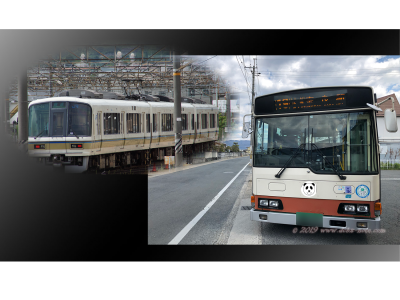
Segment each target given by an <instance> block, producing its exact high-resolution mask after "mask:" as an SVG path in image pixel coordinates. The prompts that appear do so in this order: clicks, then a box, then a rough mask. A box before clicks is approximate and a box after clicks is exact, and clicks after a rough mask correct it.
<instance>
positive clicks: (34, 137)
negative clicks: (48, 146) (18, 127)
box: [34, 129, 46, 140]
mask: <svg viewBox="0 0 400 300" xmlns="http://www.w3.org/2000/svg"><path fill="white" fill-rule="evenodd" d="M45 131H46V129H45V130H43V131H42V132H41V133H39V134H38V135H37V136H35V137H34V139H35V140H36V138H38V137H39V136H41V135H42V133H43V132H45Z"/></svg>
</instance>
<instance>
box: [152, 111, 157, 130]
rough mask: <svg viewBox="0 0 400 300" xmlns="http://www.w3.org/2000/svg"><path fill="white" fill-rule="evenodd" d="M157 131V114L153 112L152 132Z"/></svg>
mask: <svg viewBox="0 0 400 300" xmlns="http://www.w3.org/2000/svg"><path fill="white" fill-rule="evenodd" d="M156 131H157V114H153V132H156Z"/></svg>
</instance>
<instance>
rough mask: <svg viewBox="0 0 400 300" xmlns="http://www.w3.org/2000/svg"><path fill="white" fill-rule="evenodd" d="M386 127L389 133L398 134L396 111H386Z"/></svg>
mask: <svg viewBox="0 0 400 300" xmlns="http://www.w3.org/2000/svg"><path fill="white" fill-rule="evenodd" d="M384 119H385V127H386V130H387V131H388V132H397V117H396V111H394V110H391V109H386V110H385V114H384Z"/></svg>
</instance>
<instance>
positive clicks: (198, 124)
mask: <svg viewBox="0 0 400 300" xmlns="http://www.w3.org/2000/svg"><path fill="white" fill-rule="evenodd" d="M199 128H200V114H197V129H199Z"/></svg>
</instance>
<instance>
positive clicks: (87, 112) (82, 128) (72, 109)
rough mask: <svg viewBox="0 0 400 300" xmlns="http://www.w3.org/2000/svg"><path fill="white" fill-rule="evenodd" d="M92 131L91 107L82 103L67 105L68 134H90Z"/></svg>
mask: <svg viewBox="0 0 400 300" xmlns="http://www.w3.org/2000/svg"><path fill="white" fill-rule="evenodd" d="M91 132H92V109H91V108H90V106H89V105H87V104H83V103H74V102H70V103H69V105H68V132H67V133H68V135H69V136H90V135H91Z"/></svg>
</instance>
